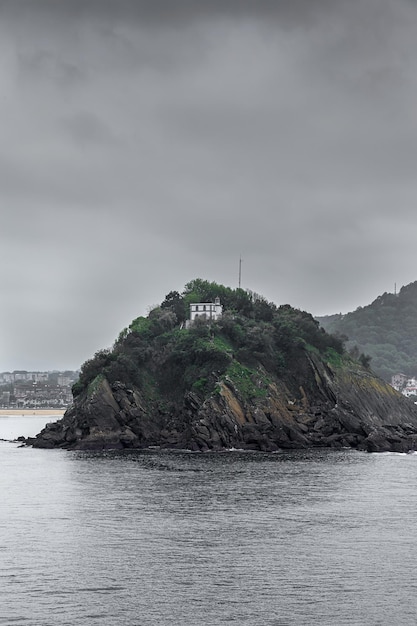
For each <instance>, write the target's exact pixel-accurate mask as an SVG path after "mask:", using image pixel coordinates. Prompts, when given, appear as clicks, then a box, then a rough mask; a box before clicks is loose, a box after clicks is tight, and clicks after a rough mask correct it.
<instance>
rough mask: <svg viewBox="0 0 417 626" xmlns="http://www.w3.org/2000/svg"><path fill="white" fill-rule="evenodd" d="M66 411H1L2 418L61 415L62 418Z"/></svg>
mask: <svg viewBox="0 0 417 626" xmlns="http://www.w3.org/2000/svg"><path fill="white" fill-rule="evenodd" d="M65 411H66V409H0V416H2V415H3V416H5V415H10V416H11V417H12V416H15V415H59V416H60V417H62V416H63V415H64V413H65Z"/></svg>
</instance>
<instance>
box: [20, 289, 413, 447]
mask: <svg viewBox="0 0 417 626" xmlns="http://www.w3.org/2000/svg"><path fill="white" fill-rule="evenodd" d="M200 307H201V308H200ZM190 311H191V313H190ZM73 397H74V400H73V404H72V406H71V407H70V408H69V409H68V410H67V411H66V413H65V415H64V417H63V418H62V419H61V420H59V421H57V422H55V423H52V424H48V425H47V426H46V428H45V429H44V430H42V432H40V433H39V434H38V435H37V436H36V437H35V438H32V439H27V440H26V443H27V444H28V445H33V446H35V447H39V448H55V447H61V448H66V449H78V450H101V449H120V448H147V447H150V446H159V447H163V448H177V449H188V450H192V451H209V450H224V449H231V448H238V449H246V450H248V449H249V450H260V451H276V450H279V449H285V448H306V447H334V448H340V447H351V448H356V449H359V450H366V451H369V452H380V451H396V452H408V451H411V450H416V449H417V407H416V405H415V404H414V403H413V402H411V401H410V400H408V399H407V398H405V397H404V396H402V395H401V394H399V393H398V392H396V391H395V390H394V389H393V388H392V387H391V386H390V385H388V384H387V383H386V382H384V381H383V380H382V379H380V378H378V377H377V376H376V375H374V374H373V373H372V371H371V370H370V368H369V363H368V360H367V359H366V357H365V356H364V355H360V358H359V360H355V359H353V358H352V357H351V356H350V355H349V354H348V353H347V352H346V351H345V349H344V345H343V342H342V340H341V339H340V338H338V337H336V336H333V335H330V334H328V333H326V332H325V331H324V330H323V329H322V328H321V327H320V326H319V324H318V322H317V321H316V320H314V318H313V317H312V316H311V315H310V314H309V313H306V312H304V311H300V310H298V309H294V308H292V307H291V306H289V305H283V306H279V307H277V306H276V305H274V304H272V303H270V302H267V301H266V300H265V299H264V298H262V297H261V296H259V295H257V294H254V293H252V292H248V291H245V290H242V289H231V288H228V287H224V286H223V285H218V284H217V283H213V282H208V281H204V280H201V279H195V280H193V281H191V282H190V283H188V284H187V285H186V286H185V289H184V291H183V293H181V294H180V293H178V292H175V291H174V292H170V293H169V294H168V295H167V296H166V297H165V300H164V301H163V302H162V303H161V305H160V306H159V307H156V308H154V309H153V310H152V311H151V312H150V313H149V315H148V316H147V317H139V318H137V319H135V320H133V322H132V323H131V324H130V326H129V327H128V328H126V329H124V330H123V331H122V332H121V333H120V335H119V337H118V339H117V340H116V341H115V343H114V345H113V347H112V348H111V349H108V350H101V351H99V352H97V353H96V354H95V355H94V357H93V358H92V359H90V360H88V361H86V363H84V365H83V366H82V368H81V374H80V379H79V381H78V382H77V383H76V384H75V385H74V386H73Z"/></svg>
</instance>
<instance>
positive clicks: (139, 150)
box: [0, 0, 417, 371]
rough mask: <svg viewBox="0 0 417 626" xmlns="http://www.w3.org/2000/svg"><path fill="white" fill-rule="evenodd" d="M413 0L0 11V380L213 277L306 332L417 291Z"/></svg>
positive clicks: (81, 348) (92, 341)
mask: <svg viewBox="0 0 417 626" xmlns="http://www.w3.org/2000/svg"><path fill="white" fill-rule="evenodd" d="M416 33H417V3H416V1H415V0H270V1H268V0H257V1H255V0H252V1H251V0H199V1H198V2H197V1H196V0H175V1H173V0H152V1H150V0H146V1H145V0H143V1H142V0H107V1H106V0H82V1H81V0H61V1H60V2H57V1H56V0H53V1H52V0H50V1H48V0H27V1H26V0H10V1H7V0H0V103H1V126H0V128H1V141H0V211H1V229H0V238H1V239H0V241H1V249H0V250H1V253H0V254H1V263H0V280H1V289H2V298H1V306H0V329H1V334H0V337H1V342H0V371H3V370H13V369H40V370H43V369H66V368H68V369H77V368H78V367H79V366H80V365H81V364H82V363H83V362H84V361H85V360H86V359H87V358H90V357H91V356H93V354H94V352H96V351H97V350H99V349H101V348H105V347H110V346H111V345H112V343H113V341H114V339H115V338H116V337H117V335H118V334H119V331H120V330H121V329H122V328H124V327H125V326H128V325H129V323H130V322H131V320H132V319H134V318H135V317H137V316H138V315H146V314H147V312H148V310H149V308H150V307H152V305H155V304H157V303H160V302H161V301H162V300H163V299H164V296H165V295H166V294H167V293H168V292H169V291H171V290H178V291H182V290H183V288H184V285H185V283H186V282H188V281H189V280H191V279H193V278H196V277H200V278H204V279H207V280H214V281H216V282H219V283H222V284H225V285H228V286H230V287H237V285H238V275H239V274H238V270H239V257H240V256H242V259H243V261H242V287H244V288H249V289H252V290H253V291H256V292H258V293H261V294H263V295H264V296H265V297H266V298H267V299H268V300H270V301H273V302H275V303H276V304H278V305H279V304H285V303H288V304H291V305H293V306H294V307H297V308H301V309H303V310H306V311H309V312H310V313H312V314H313V315H323V314H330V313H338V312H348V311H351V310H354V309H356V308H357V307H358V306H363V305H366V304H368V303H370V302H371V301H372V300H374V299H375V298H376V297H377V296H378V295H380V294H382V293H384V292H385V291H388V292H393V291H394V285H395V284H396V285H397V290H398V289H399V288H400V287H401V286H402V285H405V284H408V283H410V282H412V281H414V280H417V265H416V249H417V246H416V239H417V176H416V166H417V72H416V58H417V37H416Z"/></svg>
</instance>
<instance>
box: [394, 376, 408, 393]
mask: <svg viewBox="0 0 417 626" xmlns="http://www.w3.org/2000/svg"><path fill="white" fill-rule="evenodd" d="M407 380H408V376H406V374H394V376H392V378H391V386H392V387H394V389H396V390H397V391H401V389H402V388H403V387H404V386H405V384H406V382H407Z"/></svg>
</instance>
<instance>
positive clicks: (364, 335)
mask: <svg viewBox="0 0 417 626" xmlns="http://www.w3.org/2000/svg"><path fill="white" fill-rule="evenodd" d="M317 319H318V321H319V322H320V325H321V326H322V327H323V328H324V329H325V330H326V331H327V332H329V333H336V334H338V335H346V336H347V337H348V341H347V343H346V347H347V349H349V350H351V351H352V350H353V352H354V354H359V353H361V352H362V353H365V354H367V355H369V356H370V357H372V361H371V368H372V370H373V371H374V372H375V373H376V374H378V375H379V376H381V377H382V378H384V379H385V380H387V381H390V380H391V376H392V375H393V374H396V373H398V372H403V373H404V374H407V375H408V376H415V375H417V281H416V282H414V283H410V284H409V285H406V286H405V287H402V289H401V290H400V292H399V293H398V295H394V294H392V293H384V294H383V295H382V296H379V297H378V298H377V299H376V300H375V301H374V302H372V304H369V305H368V306H365V307H359V308H358V309H356V311H353V312H352V313H347V314H346V315H341V314H339V315H329V316H325V317H319V318H317Z"/></svg>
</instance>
